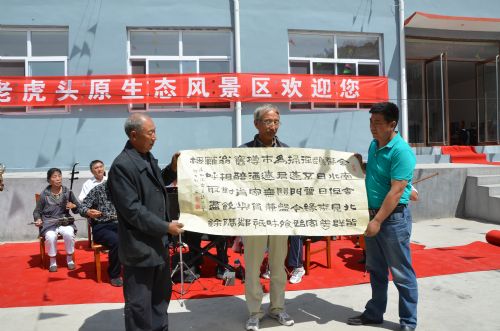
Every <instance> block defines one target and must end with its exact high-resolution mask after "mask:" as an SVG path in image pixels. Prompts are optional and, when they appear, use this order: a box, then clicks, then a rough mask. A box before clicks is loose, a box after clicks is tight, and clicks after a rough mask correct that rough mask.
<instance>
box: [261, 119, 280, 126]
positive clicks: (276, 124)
mask: <svg viewBox="0 0 500 331" xmlns="http://www.w3.org/2000/svg"><path fill="white" fill-rule="evenodd" d="M261 122H262V123H264V125H265V126H271V125H273V124H274V125H275V126H280V124H281V122H280V121H279V120H276V121H273V120H264V121H261Z"/></svg>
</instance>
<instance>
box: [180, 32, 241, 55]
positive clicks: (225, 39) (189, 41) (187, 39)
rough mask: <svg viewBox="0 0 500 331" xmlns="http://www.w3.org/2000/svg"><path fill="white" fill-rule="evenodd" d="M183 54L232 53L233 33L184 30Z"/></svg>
mask: <svg viewBox="0 0 500 331" xmlns="http://www.w3.org/2000/svg"><path fill="white" fill-rule="evenodd" d="M182 47H183V53H182V54H183V55H186V56H191V55H195V56H202V55H217V56H223V55H225V56H230V55H231V33H230V32H229V31H183V32H182Z"/></svg>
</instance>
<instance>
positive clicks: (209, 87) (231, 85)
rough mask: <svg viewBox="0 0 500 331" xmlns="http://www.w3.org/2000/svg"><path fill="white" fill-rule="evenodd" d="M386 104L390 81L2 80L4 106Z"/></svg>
mask: <svg viewBox="0 0 500 331" xmlns="http://www.w3.org/2000/svg"><path fill="white" fill-rule="evenodd" d="M387 100H388V85H387V77H373V76H334V75H295V74H288V75H287V74H230V73H225V74H172V75H170V74H160V75H98V76H58V77H54V76H47V77H5V76H4V77H1V76H0V107H12V106H66V105H102V104H106V105H111V104H145V103H149V104H161V103H180V102H189V103H193V102H228V101H230V102H235V101H242V102H322V103H331V102H340V103H356V102H360V103H375V102H381V101H387Z"/></svg>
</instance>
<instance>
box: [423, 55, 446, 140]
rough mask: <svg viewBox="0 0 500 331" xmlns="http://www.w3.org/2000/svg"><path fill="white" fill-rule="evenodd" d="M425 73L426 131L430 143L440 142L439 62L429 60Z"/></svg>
mask: <svg viewBox="0 0 500 331" xmlns="http://www.w3.org/2000/svg"><path fill="white" fill-rule="evenodd" d="M426 73H427V112H428V118H427V132H428V136H429V142H430V143H438V144H442V143H443V139H444V132H443V121H444V119H443V95H442V88H441V63H440V61H434V62H430V63H428V64H427V65H426Z"/></svg>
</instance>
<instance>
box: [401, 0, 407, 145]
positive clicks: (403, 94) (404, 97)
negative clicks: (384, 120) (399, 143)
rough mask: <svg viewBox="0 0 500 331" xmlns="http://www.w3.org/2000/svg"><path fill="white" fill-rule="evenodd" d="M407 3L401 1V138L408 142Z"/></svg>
mask: <svg viewBox="0 0 500 331" xmlns="http://www.w3.org/2000/svg"><path fill="white" fill-rule="evenodd" d="M405 47H406V46H405V2H404V0H399V63H400V66H401V67H400V72H401V77H400V80H401V82H400V88H401V133H402V134H401V136H402V137H403V139H404V140H406V141H408V93H407V90H406V49H405Z"/></svg>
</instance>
